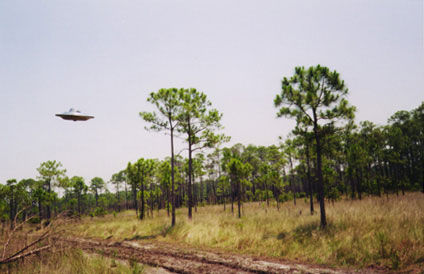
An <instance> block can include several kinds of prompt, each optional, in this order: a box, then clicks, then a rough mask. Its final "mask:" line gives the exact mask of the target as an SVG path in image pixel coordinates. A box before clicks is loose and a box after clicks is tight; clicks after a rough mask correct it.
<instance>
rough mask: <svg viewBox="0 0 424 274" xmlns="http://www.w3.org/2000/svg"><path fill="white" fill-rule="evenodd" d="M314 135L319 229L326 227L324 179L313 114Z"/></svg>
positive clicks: (319, 141) (318, 137)
mask: <svg viewBox="0 0 424 274" xmlns="http://www.w3.org/2000/svg"><path fill="white" fill-rule="evenodd" d="M314 134H315V142H316V151H317V175H318V197H319V206H320V218H321V227H326V226H327V218H326V215H325V202H324V179H323V177H322V159H321V140H320V136H319V132H318V124H317V119H316V114H315V112H314Z"/></svg>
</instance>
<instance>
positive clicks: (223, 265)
mask: <svg viewBox="0 0 424 274" xmlns="http://www.w3.org/2000/svg"><path fill="white" fill-rule="evenodd" d="M56 241H57V243H58V244H59V245H70V246H73V247H78V248H81V249H82V250H85V251H88V252H95V253H99V254H102V255H104V256H109V257H113V258H117V259H123V260H135V261H137V262H140V263H143V264H146V265H150V266H154V267H160V268H164V269H166V270H168V271H170V272H175V273H346V271H340V270H334V269H326V268H321V267H317V266H310V265H309V266H308V265H301V264H295V263H285V262H281V261H278V260H269V259H263V258H257V257H253V256H244V255H233V254H224V253H215V252H207V251H200V250H196V249H187V248H184V250H183V249H182V248H178V247H175V246H173V245H171V244H165V243H156V242H155V243H146V244H140V243H137V242H133V241H123V242H113V241H106V240H103V241H95V240H88V239H82V238H60V239H56ZM366 272H367V273H369V270H367V271H366Z"/></svg>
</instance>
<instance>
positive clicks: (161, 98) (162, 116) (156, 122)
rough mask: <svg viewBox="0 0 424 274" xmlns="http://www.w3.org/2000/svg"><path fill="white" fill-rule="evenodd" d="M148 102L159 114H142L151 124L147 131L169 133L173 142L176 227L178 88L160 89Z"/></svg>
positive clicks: (173, 212) (173, 222)
mask: <svg viewBox="0 0 424 274" xmlns="http://www.w3.org/2000/svg"><path fill="white" fill-rule="evenodd" d="M147 101H148V102H150V103H152V104H153V105H155V106H156V108H157V111H158V112H140V116H141V118H143V120H145V121H146V122H148V123H150V124H151V126H150V127H149V128H147V129H149V130H153V131H164V132H166V133H168V132H169V134H170V140H171V201H172V221H171V226H174V225H175V207H176V205H175V155H174V134H175V129H176V127H177V126H178V120H177V117H178V115H180V111H181V106H180V101H179V98H178V90H177V89H176V88H171V89H160V90H159V91H158V92H156V93H154V92H152V93H150V97H149V98H148V99H147Z"/></svg>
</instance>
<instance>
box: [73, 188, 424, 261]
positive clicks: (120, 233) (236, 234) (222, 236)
mask: <svg viewBox="0 0 424 274" xmlns="http://www.w3.org/2000/svg"><path fill="white" fill-rule="evenodd" d="M316 208H318V207H317V205H316ZM326 210H327V216H328V223H329V225H328V228H327V229H325V230H322V229H321V228H320V226H319V215H318V214H316V215H313V216H311V215H310V214H309V211H308V203H307V202H306V201H302V200H300V201H298V205H297V206H296V207H295V206H294V205H293V202H287V203H285V204H283V205H282V206H281V208H280V210H279V211H278V210H277V209H276V207H275V206H273V205H272V206H271V207H269V208H268V207H267V206H266V205H265V204H264V203H262V204H259V203H249V204H245V205H244V208H243V214H244V216H243V217H242V218H241V219H237V218H236V217H235V215H232V214H231V213H230V212H229V208H228V207H227V211H226V212H224V211H223V207H222V206H206V207H199V208H198V212H197V213H195V214H194V216H193V220H192V221H188V220H187V217H186V211H187V210H186V209H179V210H178V211H177V225H176V227H174V228H173V229H170V228H169V224H170V219H169V218H168V217H167V216H166V212H165V211H160V212H159V213H157V212H156V211H155V217H154V218H147V219H146V220H143V221H140V220H138V219H136V217H135V213H134V212H133V211H126V212H123V213H119V214H117V215H116V217H114V216H112V215H109V216H106V217H98V218H97V217H96V218H92V219H91V218H89V217H87V218H85V219H83V220H82V222H80V223H78V224H73V225H69V226H68V231H69V233H72V234H74V235H78V236H83V237H96V238H113V239H116V240H123V239H132V240H143V239H155V240H158V241H166V242H178V243H184V244H189V245H192V246H196V247H202V248H205V247H206V248H218V249H223V250H227V251H231V252H237V253H248V254H254V255H265V256H275V257H281V258H286V259H290V260H296V261H301V262H310V263H319V264H326V265H332V266H348V267H356V268H362V267H366V266H370V265H378V266H383V267H387V268H390V269H407V268H409V267H415V268H417V267H424V195H423V194H422V193H408V194H407V195H405V196H399V197H397V196H390V197H389V199H387V198H377V197H367V198H365V199H363V200H362V201H350V200H342V201H339V202H336V203H334V204H327V208H326Z"/></svg>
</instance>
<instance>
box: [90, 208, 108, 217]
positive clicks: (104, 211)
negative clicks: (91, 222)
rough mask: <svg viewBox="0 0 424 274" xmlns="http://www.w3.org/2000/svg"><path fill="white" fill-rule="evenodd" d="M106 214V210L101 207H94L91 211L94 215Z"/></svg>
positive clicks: (101, 215)
mask: <svg viewBox="0 0 424 274" xmlns="http://www.w3.org/2000/svg"><path fill="white" fill-rule="evenodd" d="M106 214H107V211H106V210H105V209H104V208H103V207H96V209H94V212H93V215H94V216H100V217H103V216H105V215H106ZM90 216H91V214H90Z"/></svg>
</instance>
